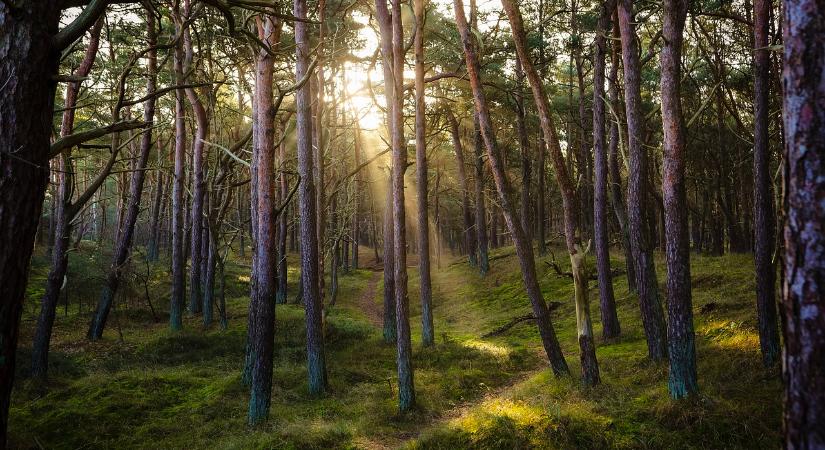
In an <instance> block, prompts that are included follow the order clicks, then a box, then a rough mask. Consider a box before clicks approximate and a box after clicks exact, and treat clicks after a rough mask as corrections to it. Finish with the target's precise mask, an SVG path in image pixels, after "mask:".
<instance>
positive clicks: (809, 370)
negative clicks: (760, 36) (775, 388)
mask: <svg viewBox="0 0 825 450" xmlns="http://www.w3.org/2000/svg"><path fill="white" fill-rule="evenodd" d="M783 9H784V18H783V35H784V39H783V41H784V57H785V67H784V70H783V76H782V78H783V86H784V89H783V91H784V95H785V97H784V102H783V111H784V125H785V171H786V172H785V181H786V187H785V193H786V194H785V195H786V197H785V206H786V213H787V220H786V222H785V252H786V253H785V257H784V266H785V272H784V273H785V281H784V285H783V289H782V296H783V304H782V310H783V312H784V315H785V339H784V344H785V348H784V352H783V359H784V364H783V366H782V367H783V370H782V372H783V378H784V380H785V396H784V404H785V414H784V421H783V425H784V426H783V428H784V432H785V439H784V443H783V444H784V447H785V448H788V449H813V448H823V447H825V331H823V330H825V294H824V293H823V290H825V203H823V199H825V107H824V106H823V99H825V84H823V82H822V74H823V71H825V8H823V7H822V3H821V2H817V1H813V0H785V2H784V8H783Z"/></svg>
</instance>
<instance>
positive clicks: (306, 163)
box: [293, 0, 327, 395]
mask: <svg viewBox="0 0 825 450" xmlns="http://www.w3.org/2000/svg"><path fill="white" fill-rule="evenodd" d="M293 14H294V15H295V17H299V18H306V16H307V7H306V0H295V3H294V11H293ZM308 31H309V30H308V29H307V24H306V22H295V42H296V47H295V57H296V64H295V79H296V80H302V79H303V78H304V77H306V76H307V72H308V71H309V69H310V67H309V56H310V48H309V35H308ZM311 104H312V92H311V90H310V86H309V84H304V85H303V86H301V87H300V88H299V89H298V90H297V91H296V92H295V106H296V115H295V120H296V125H297V126H296V130H295V132H296V136H297V146H298V174H299V176H300V178H301V179H300V180H299V182H300V183H301V184H300V186H299V188H298V209H299V211H300V216H301V220H300V240H301V283H302V284H303V299H304V308H305V311H306V313H305V317H306V332H307V340H306V341H307V344H306V345H307V375H308V377H309V392H310V394H312V395H319V394H321V393H323V392H324V391H325V390H326V388H327V369H326V360H325V357H324V333H323V317H322V316H323V298H322V296H321V291H320V288H321V282H320V280H319V279H320V278H323V274H322V273H321V272H320V267H319V265H320V258H321V255H320V252H319V246H320V245H321V242H319V241H318V237H319V236H318V232H319V228H318V225H317V224H316V220H317V219H318V212H317V211H316V208H317V206H318V203H317V202H316V197H315V196H316V195H317V193H318V192H317V189H316V186H315V182H316V181H317V182H322V181H321V180H316V179H314V177H313V173H314V170H315V167H314V161H313V149H312V134H313V131H312V110H311ZM319 144H320V143H319Z"/></svg>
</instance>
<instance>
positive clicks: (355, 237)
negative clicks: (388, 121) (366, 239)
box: [352, 115, 377, 270]
mask: <svg viewBox="0 0 825 450" xmlns="http://www.w3.org/2000/svg"><path fill="white" fill-rule="evenodd" d="M353 121H354V122H355V123H354V126H355V136H354V140H353V151H354V153H355V167H361V125H360V124H359V123H358V119H357V118H356V117H355V115H353ZM363 189H364V183H363V181H362V180H361V171H360V170H359V171H358V172H356V173H355V195H354V199H353V200H354V202H353V203H354V205H353V215H352V268H353V269H355V270H358V264H359V261H358V256H359V246H360V244H361V221H362V219H363V217H361V209H362V205H361V203H362V202H363V200H364V192H363ZM376 262H377V261H376Z"/></svg>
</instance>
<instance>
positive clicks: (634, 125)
mask: <svg viewBox="0 0 825 450" xmlns="http://www.w3.org/2000/svg"><path fill="white" fill-rule="evenodd" d="M618 6H619V7H618V9H619V30H620V32H621V40H622V62H623V64H624V82H625V83H624V84H625V86H624V90H625V109H626V115H627V134H628V155H629V163H630V164H629V165H630V172H629V178H628V183H627V207H628V225H629V226H628V229H629V231H630V244H631V248H632V251H633V261H634V263H635V269H636V286H637V289H638V293H639V304H640V308H641V311H642V324H643V325H644V329H645V337H646V338H647V351H648V356H649V357H650V359H652V360H654V361H661V360H663V359H665V358H666V357H667V337H666V329H665V321H664V315H663V313H662V305H661V303H660V302H659V285H658V281H657V280H656V268H655V267H654V264H653V255H652V253H651V250H650V247H649V245H648V236H647V232H646V231H645V228H646V227H645V221H646V216H647V214H645V211H647V209H648V208H647V201H646V199H647V197H648V193H647V152H646V151H645V149H644V148H643V147H642V141H641V138H642V136H641V134H642V120H643V117H642V111H641V108H642V105H641V101H642V99H641V84H640V83H641V81H640V70H641V69H640V64H639V48H638V43H637V39H636V30H635V25H634V22H633V20H634V19H633V0H619V1H618Z"/></svg>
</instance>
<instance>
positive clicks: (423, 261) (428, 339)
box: [414, 0, 435, 347]
mask: <svg viewBox="0 0 825 450" xmlns="http://www.w3.org/2000/svg"><path fill="white" fill-rule="evenodd" d="M425 3H426V0H415V2H414V10H415V25H416V33H415V173H416V189H417V194H418V227H417V230H418V261H419V262H418V274H419V287H420V289H421V292H420V297H421V341H422V343H423V344H424V346H425V347H428V346H431V345H433V344H434V343H435V331H434V330H433V311H432V296H433V289H432V284H431V281H430V222H429V220H430V219H429V211H428V208H429V205H428V202H427V193H428V189H427V176H428V173H427V136H426V130H425V128H426V123H427V117H426V115H425V113H426V111H425V108H424V16H425V12H424V4H425Z"/></svg>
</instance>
